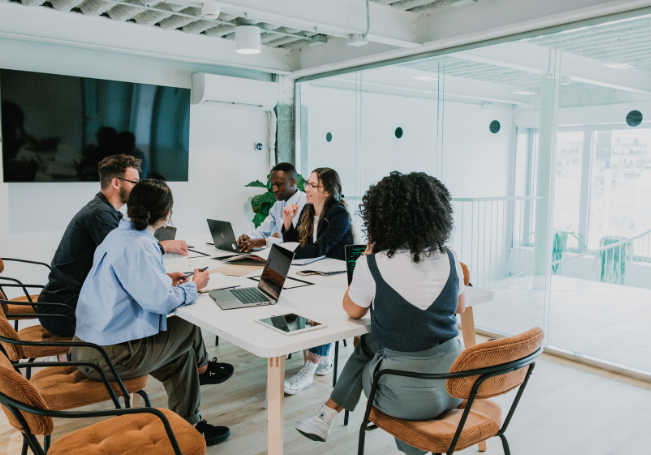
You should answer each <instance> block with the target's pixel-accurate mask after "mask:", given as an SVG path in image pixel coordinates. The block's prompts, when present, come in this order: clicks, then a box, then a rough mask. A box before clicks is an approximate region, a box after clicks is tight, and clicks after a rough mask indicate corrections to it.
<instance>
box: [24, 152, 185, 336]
mask: <svg viewBox="0 0 651 455" xmlns="http://www.w3.org/2000/svg"><path fill="white" fill-rule="evenodd" d="M98 171H99V179H100V183H101V191H100V192H99V193H97V195H95V198H94V199H93V200H92V201H90V202H89V203H88V204H86V205H85V206H84V207H83V208H82V209H81V210H80V211H79V212H78V213H77V214H76V215H75V216H74V218H73V219H72V221H70V224H68V227H67V228H66V231H65V233H64V234H63V238H62V239H61V242H60V243H59V247H58V248H57V251H56V253H55V254H54V259H52V271H51V272H50V276H49V277H48V283H47V285H46V286H45V288H44V289H43V291H42V292H41V294H40V295H39V296H38V302H39V303H63V304H65V305H66V306H67V308H64V307H60V306H47V305H39V306H38V307H37V308H36V312H37V313H38V314H39V321H40V322H41V324H42V325H43V327H45V329H46V330H48V331H49V332H52V333H54V334H56V335H59V336H63V337H71V336H73V335H74V334H75V327H72V326H71V324H70V321H68V320H67V319H65V318H59V317H57V318H48V317H46V315H48V314H64V315H66V316H69V317H71V318H72V319H73V320H74V319H75V309H76V308H77V300H78V299H79V293H80V292H81V287H82V285H83V284H84V280H85V279H86V276H87V275H88V273H89V272H90V269H91V268H92V267H93V256H94V254H95V249H96V248H97V246H98V245H99V244H100V243H102V242H103V241H104V238H105V237H106V236H107V235H108V233H109V232H111V231H112V230H114V229H115V228H117V227H118V224H119V223H120V220H121V219H122V213H121V212H119V210H120V209H121V208H122V207H123V206H124V204H126V203H127V200H128V199H129V195H130V194H131V189H132V188H133V187H134V186H135V184H136V183H138V181H139V180H140V160H139V159H136V158H134V157H132V156H127V155H111V156H108V157H106V158H104V159H103V160H102V161H101V162H100V163H99V166H98ZM159 246H160V249H161V253H163V254H165V252H171V253H180V254H183V255H187V254H188V246H187V244H186V243H185V242H184V241H183V240H168V241H164V242H160V243H159Z"/></svg>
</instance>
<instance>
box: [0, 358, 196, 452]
mask: <svg viewBox="0 0 651 455" xmlns="http://www.w3.org/2000/svg"><path fill="white" fill-rule="evenodd" d="M107 390H108V388H107ZM0 404H2V408H3V411H4V412H5V414H6V416H7V418H8V420H9V423H10V424H11V425H12V426H13V427H14V428H15V429H16V430H18V431H20V432H21V433H22V435H23V441H24V444H23V452H22V453H23V455H26V454H27V448H28V447H29V448H30V449H31V450H32V453H34V454H36V455H45V454H46V453H47V454H48V455H95V454H97V455H99V454H103V453H111V454H115V455H119V454H125V453H138V454H139V455H171V454H174V455H203V454H205V453H206V443H205V440H204V438H203V436H202V435H201V433H199V432H198V431H197V430H195V429H194V428H193V426H192V425H190V424H189V423H188V422H186V421H185V420H184V419H182V418H181V417H180V416H179V415H177V414H176V413H174V412H172V411H169V410H167V409H156V408H149V407H147V408H137V409H109V410H102V411H72V412H71V411H56V410H51V409H49V407H48V405H47V403H46V401H45V400H44V399H43V396H42V395H41V394H40V393H39V391H38V390H37V389H36V388H34V386H33V384H32V383H30V381H28V380H27V379H26V378H24V377H22V376H21V375H20V374H19V373H17V372H16V371H15V370H14V365H12V364H11V362H10V361H9V360H8V359H7V357H6V356H5V355H4V354H2V353H0ZM109 416H118V417H114V418H112V419H109V420H105V421H102V422H99V423H96V424H94V425H91V426H88V427H86V428H83V429H81V430H77V431H74V432H72V433H69V434H67V435H65V436H63V437H61V438H59V439H58V440H57V441H55V442H54V443H53V444H52V445H51V447H50V448H49V450H47V452H46V450H44V448H43V447H41V445H40V444H39V442H38V440H37V438H36V436H39V435H43V436H50V435H51V434H52V431H53V430H54V422H53V420H52V418H53V417H59V418H73V419H75V418H76V419H84V418H93V417H109Z"/></svg>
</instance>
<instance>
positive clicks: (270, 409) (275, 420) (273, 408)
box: [267, 355, 285, 455]
mask: <svg viewBox="0 0 651 455" xmlns="http://www.w3.org/2000/svg"><path fill="white" fill-rule="evenodd" d="M268 362H269V363H268V367H267V403H268V405H267V421H268V422H267V453H268V454H269V455H282V453H283V424H284V421H285V419H284V409H285V401H284V400H285V388H284V386H283V383H284V381H285V356H284V355H283V356H280V357H272V358H270V359H269V360H268Z"/></svg>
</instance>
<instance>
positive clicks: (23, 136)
mask: <svg viewBox="0 0 651 455" xmlns="http://www.w3.org/2000/svg"><path fill="white" fill-rule="evenodd" d="M0 100H1V101H2V109H1V116H0V122H1V124H2V137H1V139H2V163H3V169H4V181H5V182H77V181H98V180H99V176H98V173H97V165H98V163H99V162H100V161H101V160H102V159H104V158H105V157H106V156H109V155H114V154H119V153H123V154H127V155H132V156H135V157H137V158H139V159H141V160H142V173H141V175H140V178H141V179H144V178H157V179H161V180H167V181H177V182H179V181H180V182H187V180H188V159H189V137H190V89H184V88H176V87H163V86H157V85H147V84H134V83H130V82H118V81H108V80H101V79H91V78H85V77H73V76H60V75H55V74H44V73H32V72H25V71H14V70H7V69H0Z"/></svg>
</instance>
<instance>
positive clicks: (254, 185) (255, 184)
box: [244, 180, 267, 188]
mask: <svg viewBox="0 0 651 455" xmlns="http://www.w3.org/2000/svg"><path fill="white" fill-rule="evenodd" d="M244 186H245V187H250V188H267V185H265V184H264V183H262V182H261V181H260V180H256V181H255V182H251V183H249V184H248V185H244Z"/></svg>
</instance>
